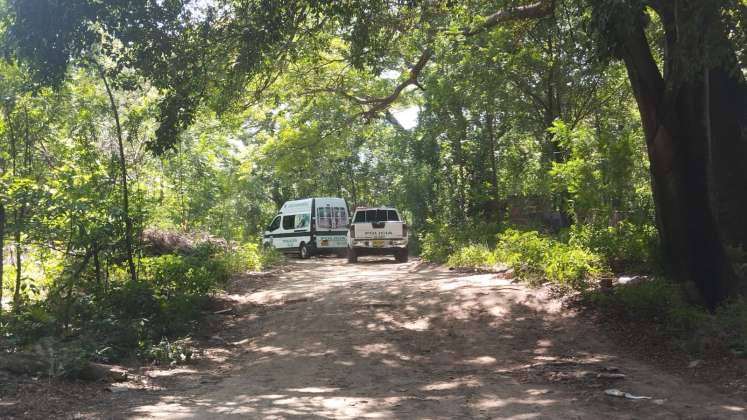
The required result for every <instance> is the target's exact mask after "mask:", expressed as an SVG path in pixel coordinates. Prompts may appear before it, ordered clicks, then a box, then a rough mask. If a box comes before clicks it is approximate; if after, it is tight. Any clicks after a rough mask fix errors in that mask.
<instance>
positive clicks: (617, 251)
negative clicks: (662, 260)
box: [568, 222, 658, 270]
mask: <svg viewBox="0 0 747 420" xmlns="http://www.w3.org/2000/svg"><path fill="white" fill-rule="evenodd" d="M568 243H569V244H571V245H576V246H581V247H585V248H588V249H590V250H592V251H594V252H595V253H597V254H600V255H601V256H602V257H603V258H604V260H605V262H606V263H607V264H608V265H609V266H611V267H613V268H615V269H618V270H623V269H629V268H631V266H633V267H634V268H636V269H642V268H649V269H650V268H653V267H654V266H655V265H656V262H657V255H658V235H657V232H656V228H655V227H654V226H652V225H637V224H633V223H630V222H620V223H618V224H617V225H616V226H606V225H604V226H600V225H593V224H588V225H575V226H573V227H572V228H571V231H570V235H569V241H568Z"/></svg>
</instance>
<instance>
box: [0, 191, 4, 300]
mask: <svg viewBox="0 0 747 420" xmlns="http://www.w3.org/2000/svg"><path fill="white" fill-rule="evenodd" d="M4 263H5V205H4V204H3V203H0V315H2V313H3V270H4V268H5V267H4Z"/></svg>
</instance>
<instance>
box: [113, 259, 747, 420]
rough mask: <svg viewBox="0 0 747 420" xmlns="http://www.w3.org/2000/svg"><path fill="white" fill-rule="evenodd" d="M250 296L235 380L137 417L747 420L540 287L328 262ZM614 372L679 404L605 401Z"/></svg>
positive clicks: (248, 291)
mask: <svg viewBox="0 0 747 420" xmlns="http://www.w3.org/2000/svg"><path fill="white" fill-rule="evenodd" d="M241 287H242V288H243V289H241V290H238V291H234V292H233V293H232V294H231V295H230V296H231V297H232V299H233V302H234V303H235V308H236V311H237V314H236V315H235V317H234V318H233V319H232V320H231V321H230V322H229V327H227V329H226V330H225V331H222V332H220V334H221V335H222V336H223V337H224V338H225V339H226V342H227V343H230V347H229V349H230V351H231V354H232V355H233V356H232V359H231V360H230V366H228V367H226V368H225V374H224V375H222V376H221V377H220V378H217V379H215V380H210V381H207V382H206V383H203V382H204V381H200V384H199V386H197V385H193V386H189V385H187V384H185V385H183V389H181V390H178V389H177V390H175V391H174V392H170V393H169V392H166V393H163V394H162V395H153V397H152V398H151V400H149V401H147V402H145V403H137V404H133V405H132V406H131V407H130V409H129V411H128V412H127V414H125V415H124V416H125V417H128V416H129V417H146V418H147V417H150V418H205V419H208V418H261V419H281V418H299V419H301V418H303V419H328V418H334V419H346V418H387V419H388V418H406V419H426V418H429V419H451V418H507V419H527V418H542V419H566V418H592V419H597V418H603V417H620V418H678V417H681V416H684V415H687V414H688V409H687V408H686V407H685V404H698V407H700V408H701V409H702V410H705V411H704V412H707V413H709V414H712V415H713V418H738V417H740V416H741V415H743V414H744V413H743V412H742V411H741V410H743V407H742V405H741V404H739V403H732V402H730V403H726V402H724V401H722V402H719V401H715V400H713V399H712V398H711V397H709V396H707V395H706V393H703V394H702V395H700V394H695V396H693V394H692V393H691V394H690V395H689V397H688V398H687V401H679V402H678V400H677V399H678V398H679V399H682V398H681V397H678V395H677V394H676V393H675V392H673V391H672V390H677V389H680V388H682V387H683V386H684V384H683V383H681V382H677V381H678V379H676V378H672V377H667V376H666V375H656V376H653V377H652V376H651V374H650V372H649V367H648V366H646V365H641V364H639V363H637V362H634V361H630V360H625V359H624V358H621V357H620V356H621V355H619V354H616V350H615V349H614V347H612V346H610V345H608V344H607V343H605V342H604V340H603V339H602V338H600V337H596V336H595V337H591V339H590V330H589V329H588V328H587V327H585V326H584V325H583V324H581V323H580V321H579V320H578V319H576V318H575V316H574V314H573V313H571V312H569V311H561V310H560V309H561V308H560V304H559V303H558V302H556V301H553V300H552V299H549V298H548V297H547V296H546V295H545V292H543V291H542V290H530V289H527V288H525V287H524V286H521V285H517V284H512V283H511V282H510V281H509V280H505V279H500V278H497V277H496V276H495V275H493V274H484V273H456V272H452V271H449V270H446V269H443V268H440V267H435V266H431V265H427V264H423V263H419V262H417V261H413V262H410V263H406V264H395V263H393V262H391V261H389V260H382V259H376V258H371V259H362V261H361V263H359V264H347V263H346V262H345V261H344V260H342V259H332V258H324V259H311V260H306V261H293V262H292V263H291V270H290V271H288V272H284V273H281V274H278V275H276V276H270V277H267V278H263V279H261V280H256V279H253V280H251V281H249V280H247V281H246V282H245V283H244V284H242V285H241ZM206 363H207V362H206ZM611 366H615V369H623V371H624V372H625V373H626V374H628V375H629V376H630V378H631V379H626V382H625V383H624V384H623V385H624V386H626V387H627V389H630V390H634V391H635V392H637V393H640V394H643V395H648V394H651V395H653V396H655V397H656V398H658V399H665V400H667V401H668V402H667V404H654V403H652V402H648V401H646V402H631V401H626V400H625V399H611V398H610V397H608V396H605V395H603V392H602V391H603V390H604V389H605V388H606V387H610V386H623V385H618V384H614V383H612V382H610V381H605V380H600V379H598V378H597V374H598V372H603V371H605V370H604V369H607V368H610V367H611ZM177 376H178V375H177ZM637 376H646V380H645V381H637V380H635V378H636V377H637ZM192 377H194V374H193V373H192V374H190V375H187V376H185V378H192ZM610 412H613V413H617V414H620V415H619V416H616V415H614V414H613V415H611V416H610Z"/></svg>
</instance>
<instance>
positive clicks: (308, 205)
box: [262, 197, 348, 258]
mask: <svg viewBox="0 0 747 420" xmlns="http://www.w3.org/2000/svg"><path fill="white" fill-rule="evenodd" d="M347 233H348V205H347V203H345V200H344V199H342V198H335V197H318V198H306V199H303V200H294V201H288V202H286V203H285V204H283V207H281V208H280V213H279V214H278V215H277V216H275V218H274V219H272V223H270V225H269V226H268V227H267V230H266V231H265V234H264V238H263V240H262V245H264V246H271V247H273V248H276V249H278V250H280V251H282V252H285V253H298V254H299V255H300V256H301V258H309V257H310V256H311V255H313V254H322V253H331V252H337V253H343V252H345V250H346V249H347V237H346V235H347Z"/></svg>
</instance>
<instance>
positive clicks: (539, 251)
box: [495, 229, 552, 281]
mask: <svg viewBox="0 0 747 420" xmlns="http://www.w3.org/2000/svg"><path fill="white" fill-rule="evenodd" d="M498 239H499V240H498V244H497V246H496V248H495V256H496V260H498V261H500V262H502V263H504V264H506V265H507V266H509V267H511V268H513V269H514V271H515V272H516V273H517V275H518V276H519V277H523V278H525V279H526V280H530V281H531V280H540V279H541V278H542V274H543V273H544V268H545V259H546V257H547V255H548V253H549V252H550V249H551V248H552V241H551V240H550V239H549V238H547V237H544V236H542V235H540V233H539V232H537V231H529V232H522V231H519V230H515V229H507V230H506V231H505V232H503V233H501V234H499V236H498Z"/></svg>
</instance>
